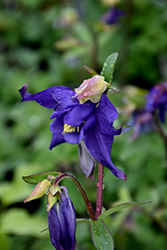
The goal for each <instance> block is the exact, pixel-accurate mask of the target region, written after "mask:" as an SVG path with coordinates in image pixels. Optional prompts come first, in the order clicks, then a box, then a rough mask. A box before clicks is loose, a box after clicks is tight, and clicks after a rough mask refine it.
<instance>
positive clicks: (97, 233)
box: [89, 219, 114, 250]
mask: <svg viewBox="0 0 167 250" xmlns="http://www.w3.org/2000/svg"><path fill="white" fill-rule="evenodd" d="M89 225H90V231H91V237H92V241H93V244H94V246H95V247H96V249H98V250H104V249H105V250H113V249H114V240H113V238H112V235H111V233H110V231H109V230H108V228H107V227H106V225H105V223H104V221H103V220H99V219H98V220H96V221H93V220H92V221H91V222H90V223H89Z"/></svg>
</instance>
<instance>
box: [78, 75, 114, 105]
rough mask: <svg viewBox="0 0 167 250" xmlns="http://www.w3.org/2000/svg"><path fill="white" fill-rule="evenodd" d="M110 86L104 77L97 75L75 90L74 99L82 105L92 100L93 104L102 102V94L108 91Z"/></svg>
mask: <svg viewBox="0 0 167 250" xmlns="http://www.w3.org/2000/svg"><path fill="white" fill-rule="evenodd" d="M109 85H110V84H109V83H108V82H105V81H104V77H103V76H100V75H95V76H93V77H92V78H90V79H87V80H85V81H83V83H82V84H81V85H80V86H79V87H78V88H76V89H74V90H75V92H76V94H75V96H74V97H77V99H78V100H79V101H80V104H83V103H85V102H86V101H88V100H91V101H92V102H93V103H97V102H99V101H100V98H101V95H102V93H103V92H104V91H105V90H106V89H107V86H109Z"/></svg>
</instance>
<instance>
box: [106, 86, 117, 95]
mask: <svg viewBox="0 0 167 250" xmlns="http://www.w3.org/2000/svg"><path fill="white" fill-rule="evenodd" d="M110 89H111V90H113V91H114V92H116V93H117V94H119V88H117V87H116V86H114V85H113V84H111V85H110V86H109V87H108V88H107V91H109V90H110Z"/></svg>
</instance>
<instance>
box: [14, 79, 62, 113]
mask: <svg viewBox="0 0 167 250" xmlns="http://www.w3.org/2000/svg"><path fill="white" fill-rule="evenodd" d="M66 88H67V87H64V86H56V87H51V88H48V89H45V90H43V91H41V92H38V93H36V94H32V95H31V94H30V93H28V92H27V85H26V84H25V85H24V86H23V87H22V88H21V89H20V90H19V92H20V94H21V96H22V100H21V101H22V102H25V101H36V102H37V103H38V104H40V105H41V106H43V107H46V108H50V109H54V108H55V106H56V101H55V100H54V99H53V97H52V92H53V91H59V92H63V91H65V90H66Z"/></svg>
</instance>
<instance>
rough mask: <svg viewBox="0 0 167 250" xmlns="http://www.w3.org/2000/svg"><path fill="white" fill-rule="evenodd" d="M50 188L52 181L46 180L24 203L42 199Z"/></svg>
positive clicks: (39, 184) (40, 183)
mask: <svg viewBox="0 0 167 250" xmlns="http://www.w3.org/2000/svg"><path fill="white" fill-rule="evenodd" d="M50 186H51V183H50V181H48V180H46V179H45V180H43V181H41V182H39V183H38V185H37V186H36V187H35V188H34V190H33V191H32V193H31V194H30V195H29V196H28V197H27V198H26V199H25V200H24V202H28V201H31V200H35V199H38V198H41V197H42V196H44V195H45V194H46V193H47V191H48V189H49V187H50Z"/></svg>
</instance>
